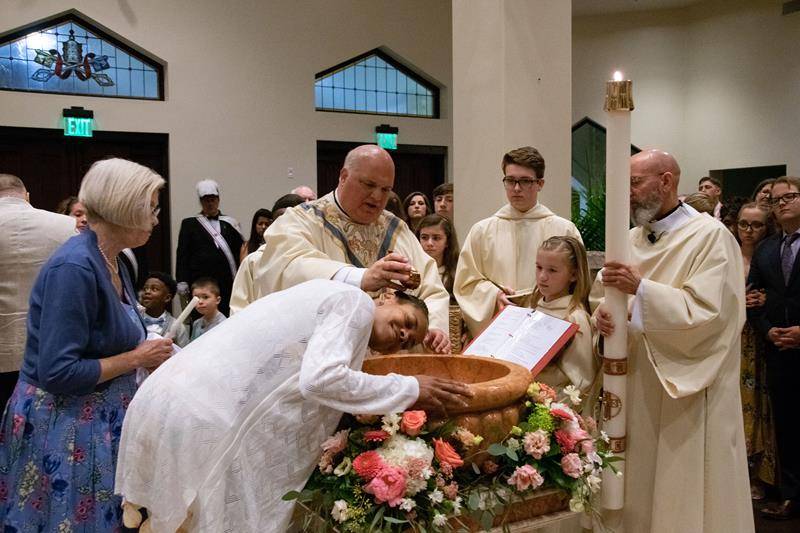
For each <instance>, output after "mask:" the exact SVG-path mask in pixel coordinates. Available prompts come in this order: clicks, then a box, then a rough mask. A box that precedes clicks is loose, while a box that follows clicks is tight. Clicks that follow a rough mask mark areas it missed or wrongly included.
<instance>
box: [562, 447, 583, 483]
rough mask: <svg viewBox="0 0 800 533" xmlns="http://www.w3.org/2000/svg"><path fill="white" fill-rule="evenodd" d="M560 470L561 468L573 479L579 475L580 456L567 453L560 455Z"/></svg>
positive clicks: (581, 466) (580, 470) (580, 468)
mask: <svg viewBox="0 0 800 533" xmlns="http://www.w3.org/2000/svg"><path fill="white" fill-rule="evenodd" d="M561 470H563V471H564V473H565V474H566V475H568V476H569V477H574V478H575V479H577V478H579V477H581V473H582V472H583V465H582V464H581V458H580V457H578V454H577V453H568V454H567V455H565V456H564V457H562V458H561Z"/></svg>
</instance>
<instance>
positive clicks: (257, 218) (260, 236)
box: [239, 207, 272, 261]
mask: <svg viewBox="0 0 800 533" xmlns="http://www.w3.org/2000/svg"><path fill="white" fill-rule="evenodd" d="M270 224H272V211H270V210H269V209H264V208H263V207H262V208H261V209H258V210H257V211H256V212H255V214H254V215H253V222H251V223H250V238H249V239H247V240H246V241H245V242H244V243H242V249H241V250H240V251H239V261H244V258H245V257H247V256H248V255H250V254H252V253H253V252H255V251H256V250H257V249H258V247H259V246H261V245H262V244H264V232H265V231H266V230H267V228H268V227H269V225H270Z"/></svg>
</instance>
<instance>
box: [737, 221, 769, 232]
mask: <svg viewBox="0 0 800 533" xmlns="http://www.w3.org/2000/svg"><path fill="white" fill-rule="evenodd" d="M764 226H766V224H764V223H763V222H758V221H753V222H747V221H746V220H740V221H739V222H737V223H736V227H738V228H739V229H740V230H742V231H747V230H752V231H759V230H762V229H764Z"/></svg>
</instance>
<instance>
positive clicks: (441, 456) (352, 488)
mask: <svg viewBox="0 0 800 533" xmlns="http://www.w3.org/2000/svg"><path fill="white" fill-rule="evenodd" d="M563 395H564V398H563V399H562V400H561V401H557V397H556V393H555V391H553V389H552V388H550V387H548V386H547V385H545V384H542V383H532V384H531V385H530V387H529V388H528V391H527V398H526V401H525V404H524V409H523V412H522V415H521V418H520V420H521V422H520V423H519V424H518V425H517V426H514V427H513V428H512V429H511V431H510V432H509V434H508V435H506V436H505V437H504V438H503V439H502V440H501V441H500V442H495V443H491V444H490V445H489V446H486V443H483V437H481V436H480V435H474V434H472V433H471V432H469V431H468V430H467V429H465V428H463V427H458V426H455V424H454V423H453V422H449V423H441V422H435V421H431V420H428V417H427V415H426V413H425V412H424V411H406V412H404V413H398V414H390V415H386V416H383V417H378V416H355V417H347V418H346V419H345V423H344V426H345V429H341V430H340V431H338V432H337V433H336V434H335V435H333V436H332V437H330V438H329V439H327V440H326V441H325V442H324V443H323V445H322V455H321V457H320V460H319V466H318V468H317V469H316V470H315V471H314V474H313V475H312V476H311V478H310V479H309V481H308V483H307V484H306V487H305V488H304V489H303V490H302V491H301V492H297V491H292V492H289V493H288V494H286V495H285V496H284V499H285V500H297V501H298V502H300V504H301V505H302V506H304V507H305V508H306V509H307V510H309V511H310V513H309V514H308V516H307V517H306V519H307V520H309V521H310V520H312V519H314V516H315V515H316V516H317V517H319V518H320V519H321V520H322V521H323V522H324V524H325V526H324V527H325V529H326V530H329V531H330V530H338V531H341V532H364V531H465V530H467V531H468V530H470V527H469V525H468V523H471V524H480V525H481V527H483V528H484V529H489V528H491V526H492V523H493V522H494V521H495V517H497V516H502V515H503V512H504V510H505V509H506V508H507V506H509V505H512V504H513V503H514V502H515V501H520V500H522V499H523V498H524V497H526V496H528V495H531V494H534V491H536V490H538V489H541V488H543V487H555V488H560V489H563V490H565V491H566V492H567V493H569V495H570V501H569V506H570V509H572V510H573V511H588V510H590V509H591V498H592V495H593V494H594V493H596V492H597V491H598V490H599V489H600V483H601V476H600V472H601V471H602V469H603V468H606V467H610V468H612V469H613V466H612V465H611V463H612V462H613V461H614V460H615V458H614V457H613V455H612V454H611V453H610V452H609V451H608V450H607V446H606V444H607V442H608V438H607V437H606V436H605V435H604V434H603V433H602V432H600V435H599V437H598V435H597V427H596V424H595V422H594V421H593V420H592V419H591V418H589V417H587V418H583V417H581V416H580V415H579V414H577V413H576V412H575V411H574V410H573V407H572V406H575V405H577V404H579V403H580V401H581V400H580V397H579V394H578V392H577V391H576V390H575V389H574V388H572V387H567V388H565V389H564V391H563ZM306 526H308V524H306ZM320 528H321V526H319V525H316V526H314V529H315V530H320Z"/></svg>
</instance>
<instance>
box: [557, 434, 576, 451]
mask: <svg viewBox="0 0 800 533" xmlns="http://www.w3.org/2000/svg"><path fill="white" fill-rule="evenodd" d="M555 436H556V441H557V442H558V445H559V446H560V447H561V451H562V452H564V453H570V452H572V451H574V450H575V444H576V443H577V439H576V438H575V437H573V436H572V434H571V433H570V432H568V431H567V430H564V429H559V430H557V431H556V432H555Z"/></svg>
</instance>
